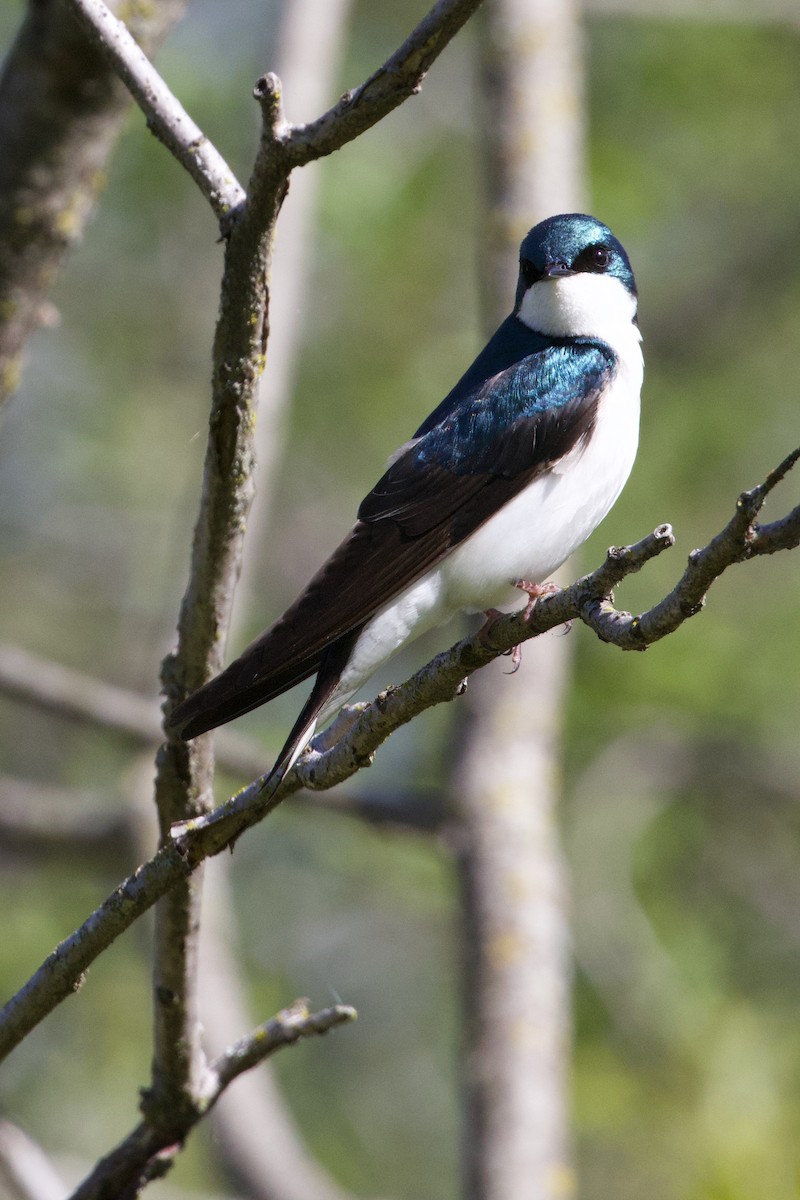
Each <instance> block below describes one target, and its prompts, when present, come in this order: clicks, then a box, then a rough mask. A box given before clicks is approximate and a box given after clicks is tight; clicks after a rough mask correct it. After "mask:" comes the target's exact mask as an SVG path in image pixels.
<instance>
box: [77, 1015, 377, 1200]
mask: <svg viewBox="0 0 800 1200" xmlns="http://www.w3.org/2000/svg"><path fill="white" fill-rule="evenodd" d="M355 1019H356V1011H355V1009H353V1008H350V1007H348V1006H347V1005H345V1004H337V1005H335V1006H334V1007H333V1008H325V1009H322V1010H321V1011H320V1012H316V1013H311V1012H309V1010H308V1002H307V1001H306V1000H297V1001H295V1003H294V1004H293V1005H292V1006H291V1007H290V1008H286V1009H284V1010H283V1011H282V1012H280V1013H278V1015H277V1016H276V1017H273V1018H272V1020H271V1021H266V1022H265V1023H264V1024H263V1025H259V1026H258V1028H257V1029H254V1030H253V1031H252V1033H250V1034H248V1035H247V1036H246V1037H243V1038H241V1039H240V1040H239V1041H238V1042H236V1043H235V1044H234V1045H233V1046H231V1047H230V1048H229V1049H228V1050H226V1051H225V1053H224V1054H222V1055H220V1057H219V1058H218V1059H216V1060H215V1061H214V1062H213V1063H211V1065H210V1067H209V1068H208V1070H207V1071H206V1072H205V1075H204V1078H203V1083H202V1089H201V1090H199V1091H198V1092H197V1093H196V1095H195V1097H194V1100H195V1103H194V1105H193V1107H192V1108H187V1107H185V1106H184V1107H182V1108H181V1109H180V1110H176V1111H175V1112H173V1114H172V1119H171V1121H170V1122H168V1123H165V1124H162V1125H159V1126H154V1125H153V1124H151V1123H150V1122H148V1121H143V1122H141V1123H140V1124H139V1125H137V1127H136V1128H135V1129H134V1130H133V1132H132V1133H131V1134H129V1136H128V1137H127V1138H125V1140H124V1141H122V1142H121V1143H120V1144H119V1146H117V1147H116V1148H115V1149H114V1150H112V1151H111V1153H110V1154H108V1155H106V1156H105V1158H102V1159H101V1160H100V1161H99V1162H98V1164H97V1166H96V1167H95V1169H94V1170H93V1171H92V1173H91V1175H89V1176H88V1177H87V1178H86V1179H85V1180H84V1181H83V1183H81V1184H80V1185H79V1187H77V1188H76V1189H75V1191H74V1192H73V1193H72V1196H71V1200H128V1198H129V1197H134V1196H137V1195H138V1194H139V1192H140V1191H141V1189H142V1188H143V1187H144V1186H145V1185H146V1184H147V1183H150V1182H152V1180H154V1179H158V1178H160V1177H161V1176H162V1175H164V1174H166V1172H167V1171H168V1170H169V1168H170V1167H171V1165H172V1162H173V1160H174V1158H175V1156H176V1155H177V1154H178V1153H179V1152H180V1151H181V1149H182V1148H183V1143H184V1141H185V1140H186V1138H187V1136H188V1135H189V1133H190V1132H191V1130H192V1129H193V1128H194V1126H195V1125H196V1124H197V1122H198V1121H200V1120H201V1119H202V1118H203V1117H204V1116H205V1115H206V1113H207V1112H208V1111H209V1110H210V1109H211V1108H212V1107H213V1106H214V1104H216V1102H217V1100H218V1099H219V1097H220V1096H221V1095H222V1093H223V1091H224V1090H225V1088H226V1087H227V1086H228V1084H230V1083H232V1082H233V1080H234V1079H236V1078H237V1076H239V1075H240V1074H241V1073H242V1071H247V1070H250V1069H251V1068H252V1067H254V1066H257V1065H258V1063H260V1062H263V1061H264V1059H265V1058H269V1057H270V1056H271V1055H273V1054H275V1053H276V1051H278V1050H281V1049H283V1048H284V1047H285V1046H293V1045H294V1044H295V1043H296V1042H298V1041H300V1040H301V1038H307V1037H318V1036H319V1035H321V1034H324V1033H327V1032H328V1031H329V1030H331V1029H335V1028H336V1027H337V1026H339V1025H345V1024H348V1023H349V1022H350V1021H354V1020H355Z"/></svg>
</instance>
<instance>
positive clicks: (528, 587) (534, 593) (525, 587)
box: [514, 579, 559, 618]
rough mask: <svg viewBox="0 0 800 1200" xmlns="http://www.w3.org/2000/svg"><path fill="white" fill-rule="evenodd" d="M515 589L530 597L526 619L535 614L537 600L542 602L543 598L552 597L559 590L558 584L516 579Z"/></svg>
mask: <svg viewBox="0 0 800 1200" xmlns="http://www.w3.org/2000/svg"><path fill="white" fill-rule="evenodd" d="M514 587H515V588H519V590H520V591H521V592H525V594H526V596H527V597H528V603H527V605H526V606H525V617H526V618H527V617H529V616H530V615H531V613H532V612H533V606H534V604H535V603H536V601H537V600H540V599H541V598H542V596H552V595H553V593H554V592H557V591H558V590H559V587H558V584H557V583H531V582H530V580H528V579H515V580H514Z"/></svg>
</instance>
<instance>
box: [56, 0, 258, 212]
mask: <svg viewBox="0 0 800 1200" xmlns="http://www.w3.org/2000/svg"><path fill="white" fill-rule="evenodd" d="M67 3H68V5H69V7H70V8H71V9H72V11H73V12H74V13H75V16H76V17H77V18H78V20H79V21H80V23H81V24H82V25H83V27H84V29H85V31H86V33H87V34H88V36H89V39H90V41H91V42H92V43H93V44H94V45H95V46H96V47H97V49H98V50H100V52H101V53H102V54H103V55H104V56H105V58H106V59H107V61H108V62H109V63H110V64H111V66H112V67H113V69H114V70H115V72H116V74H117V75H118V76H119V78H120V79H121V80H122V82H123V83H124V84H125V86H126V87H127V89H128V91H129V92H130V94H131V95H132V96H133V98H134V100H135V101H136V103H137V104H138V105H139V107H140V108H141V109H143V111H144V112H145V114H148V115H149V114H153V116H154V117H155V116H157V119H152V120H151V121H150V128H151V129H152V131H153V133H154V134H155V135H156V137H157V138H158V139H159V140H160V141H162V142H163V143H164V145H165V146H166V147H167V149H168V150H169V151H170V153H171V154H172V155H173V156H174V157H175V158H176V159H177V160H178V162H179V163H181V164H182V166H184V167H185V168H186V170H187V171H188V172H189V174H190V175H191V177H192V179H193V180H194V181H195V183H196V184H197V186H198V187H199V188H200V191H201V192H202V193H203V195H204V196H205V198H206V199H207V200H208V202H209V204H210V205H211V207H212V209H213V210H214V212H215V213H216V215H217V216H218V217H219V218H223V217H227V216H228V215H229V214H230V213H231V212H233V211H234V210H235V209H237V208H238V207H239V206H240V205H241V204H243V203H244V198H245V196H244V190H243V189H242V187H241V185H240V184H239V183H238V181H237V179H236V176H235V175H234V173H233V171H232V170H231V168H230V167H229V166H228V164H227V163H226V162H225V160H224V159H223V157H222V155H221V154H220V153H219V151H218V150H217V149H216V148H215V147H214V146H213V145H212V144H211V142H210V141H209V140H208V138H207V137H206V136H205V134H204V133H203V132H202V130H201V129H200V128H199V127H198V126H197V125H195V123H194V121H193V120H192V118H191V117H190V116H189V114H188V113H187V112H186V110H185V109H184V107H183V105H182V104H181V103H180V101H179V100H178V99H177V97H176V96H174V95H173V94H172V92H171V91H170V89H169V88H168V87H167V85H166V83H165V82H164V80H163V79H162V77H161V75H159V73H158V71H156V69H155V67H154V66H153V65H152V63H151V62H150V61H149V59H148V58H147V55H146V54H145V53H144V51H143V50H142V49H141V47H140V46H139V45H138V44H137V42H136V41H135V40H134V38H133V37H132V35H131V34H130V33H129V32H128V29H127V27H126V26H125V25H124V24H123V23H122V21H120V20H118V19H117V17H115V16H114V14H113V13H112V12H111V11H110V9H109V8H108V7H107V6H106V5H105V4H104V3H103V0H67Z"/></svg>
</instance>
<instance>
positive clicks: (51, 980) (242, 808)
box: [0, 449, 800, 1060]
mask: <svg viewBox="0 0 800 1200" xmlns="http://www.w3.org/2000/svg"><path fill="white" fill-rule="evenodd" d="M799 457H800V449H799V450H796V451H794V452H793V454H791V455H789V456H788V457H787V458H786V459H785V460H784V462H783V463H782V464H781V466H780V467H779V468H778V469H777V471H775V472H773V473H772V474H771V475H770V476H769V477H768V478H767V480H766V481H765V482H764V483H763V484H760V485H759V486H758V487H757V488H754V489H753V490H752V491H751V492H745V493H743V496H742V497H740V501H739V504H738V505H737V513H736V517H735V518H734V520H733V521H731V522H730V523H729V524H728V526H726V528H725V530H724V531H723V532H722V534H720V535H718V537H717V538H715V539H714V540H713V542H712V543H710V544H709V545H715V546H716V551H715V570H716V574H715V575H714V578H718V577H719V575H721V574H722V573H723V572H724V571H725V570H726V569H727V568H728V567H730V566H732V565H733V564H734V563H737V562H742V561H745V560H747V559H748V558H751V557H754V556H756V555H758V554H761V553H764V554H767V553H774V552H775V551H776V550H777V549H790V548H792V547H793V546H797V545H798V544H800V505H799V506H798V507H797V508H795V509H793V510H792V512H791V513H789V514H788V515H787V516H786V517H784V518H781V519H780V520H779V521H778V522H773V523H772V524H771V525H765V526H759V525H758V524H756V523H755V516H756V515H757V514H758V512H759V511H760V507H761V505H762V504H763V502H764V500H765V499H766V496H767V494H768V493H769V491H771V489H772V487H774V486H775V484H776V483H777V482H778V480H779V479H780V478H782V475H783V473H785V471H786V470H788V469H789V467H790V466H791V465H792V464H793V463H794V462H795V461H797V459H798V458H799ZM754 497H755V499H754ZM743 508H746V509H747V511H748V512H749V513H750V516H751V519H750V522H749V523H747V524H745V525H743V524H742V520H741V517H740V513H741V511H742V509H743ZM776 525H778V526H780V528H781V537H780V539H778V540H779V543H780V544H779V545H776V539H775V537H774V536H773V530H774V528H775V526H776ZM762 531H763V534H764V541H763V542H762V540H761V535H762ZM720 538H722V540H723V544H724V550H723V549H722V547H721V546H720ZM674 541H675V539H674V537H673V535H672V530H671V529H670V527H669V526H668V525H661V526H659V527H658V529H656V530H655V532H654V533H652V534H649V535H648V536H647V537H645V538H643V539H642V540H641V541H640V542H636V543H634V544H633V545H631V546H625V547H621V548H612V549H611V550H609V552H608V555H607V557H606V561H605V562H604V563H603V564H602V566H600V567H598V568H597V570H596V571H593V572H592V573H591V574H590V575H586V576H584V577H583V578H582V579H579V580H578V581H577V582H576V583H574V584H572V585H571V586H570V587H567V588H564V589H562V590H561V591H560V592H557V593H555V594H553V595H549V596H543V597H542V598H541V599H540V600H538V601H537V603H536V604H535V605H534V607H533V609H532V611H531V612H530V613H529V614H526V613H518V614H512V615H510V616H507V617H503V618H500V619H498V620H497V622H496V623H495V624H494V625H493V626H492V628H491V629H490V630H489V631H488V632H486V633H484V634H483V635H481V634H474V635H472V636H471V637H468V638H464V639H463V640H462V641H460V642H458V643H457V644H456V645H455V646H453V647H452V648H451V649H450V650H448V651H445V652H444V653H442V654H440V655H437V657H436V658H434V659H432V660H431V662H429V663H428V664H427V666H425V667H423V668H422V669H421V670H420V671H418V672H417V674H416V675H414V676H413V677H412V678H411V679H410V680H408V681H407V682H406V683H404V684H401V685H399V686H397V687H390V688H387V689H386V690H385V691H384V692H382V693H381V694H380V695H379V696H378V697H376V699H375V700H373V701H372V702H371V703H369V704H359V705H353V706H352V707H351V708H349V709H348V710H346V711H344V712H342V713H341V714H340V715H339V717H338V718H337V720H336V721H335V722H334V723H333V724H332V725H331V726H330V727H329V728H328V729H326V730H323V731H322V733H320V734H318V735H317V737H315V738H314V741H313V742H312V745H311V748H310V749H309V751H308V752H307V753H306V754H305V755H304V756H302V757H301V759H300V760H299V761H298V763H297V764H296V765H295V767H294V768H293V770H292V771H291V772H290V773H289V774H288V775H287V776H286V778H285V780H284V782H283V784H282V785H281V787H280V789H279V790H278V791H277V792H276V793H274V794H269V793H268V792H267V790H266V789H265V786H264V784H265V778H261V779H258V780H256V781H255V782H254V783H252V784H251V785H250V786H249V787H247V788H245V789H244V790H243V791H242V792H240V793H238V795H237V796H235V797H233V798H232V799H231V800H229V801H227V803H225V804H223V805H221V806H220V807H219V808H217V809H216V810H215V811H214V812H213V813H209V814H206V815H204V816H199V817H197V818H195V819H193V820H190V821H184V822H180V823H176V824H175V826H174V827H173V828H172V830H171V831H170V839H169V841H166V842H165V843H164V844H163V845H162V846H161V847H160V849H159V850H158V852H157V853H156V854H155V855H154V857H153V858H152V859H150V861H149V862H147V863H144V864H143V865H142V866H141V867H139V868H138V869H137V870H136V871H135V872H134V873H133V874H132V875H130V876H129V877H128V878H127V879H126V880H124V881H123V882H122V883H121V884H120V885H119V886H118V887H117V888H116V889H115V890H114V892H112V894H111V895H110V896H109V897H108V898H107V899H106V900H105V901H104V903H103V904H102V905H101V906H100V907H99V908H98V909H97V910H96V911H95V912H94V913H92V914H91V916H90V917H89V918H88V919H87V920H86V921H85V922H84V924H83V925H82V926H81V927H80V928H79V929H77V930H76V931H75V932H74V933H73V934H71V935H70V937H68V938H66V939H65V941H63V942H62V943H61V944H60V945H59V946H58V947H56V949H55V950H54V951H53V953H52V954H51V955H50V956H49V957H48V958H47V959H46V960H45V962H44V963H43V964H42V965H41V966H40V967H39V969H38V970H37V971H36V972H35V973H34V975H32V976H31V978H30V979H29V980H28V982H27V983H26V984H25V985H24V987H23V988H21V989H20V991H19V992H18V993H17V994H16V995H15V996H14V997H12V998H11V999H10V1000H9V1001H8V1003H7V1004H6V1005H5V1007H4V1008H3V1009H2V1011H0V1060H2V1058H4V1057H5V1056H6V1055H7V1054H9V1053H10V1052H11V1050H13V1049H14V1047H15V1046H16V1045H18V1044H19V1042H20V1041H21V1040H22V1039H23V1038H24V1037H25V1035H26V1034H27V1033H29V1032H30V1030H31V1029H33V1028H34V1027H35V1026H36V1025H37V1024H38V1023H39V1022H40V1021H41V1020H42V1019H43V1018H44V1017H45V1016H46V1015H47V1014H48V1013H49V1012H51V1011H52V1010H53V1009H54V1008H55V1007H56V1006H57V1005H58V1004H59V1003H60V1002H61V1001H62V1000H63V999H65V998H66V996H68V995H69V994H70V993H71V992H73V991H76V990H77V988H78V987H80V985H81V983H82V981H83V973H84V972H85V970H86V969H87V967H89V966H90V965H91V963H92V962H93V961H94V959H95V958H96V957H97V956H98V954H100V953H101V951H102V950H104V949H105V948H106V946H108V945H110V944H111V942H113V941H114V940H115V939H116V938H117V937H118V936H119V935H120V933H122V932H123V931H124V930H125V929H127V928H128V927H129V926H130V925H132V924H133V922H134V921H135V920H136V919H137V918H138V917H139V916H141V914H142V913H143V912H146V911H147V909H148V908H150V907H152V905H153V904H155V902H156V901H157V900H158V899H160V897H161V896H163V895H164V893H165V892H166V891H168V890H169V889H170V888H171V887H173V886H174V885H175V884H176V883H177V882H178V881H179V880H180V879H182V878H184V877H185V876H186V875H188V874H189V873H190V872H191V871H193V870H194V868H195V867H196V866H197V865H198V863H200V862H201V861H202V860H203V859H204V858H208V857H210V856H212V855H214V854H219V853H220V852H221V851H222V850H224V849H226V848H227V847H229V846H230V845H231V843H233V842H235V840H236V839H237V838H238V837H239V836H240V835H241V834H242V833H243V832H244V830H245V829H247V828H249V827H250V826H251V825H254V824H256V823H257V822H258V821H259V820H261V819H262V817H264V816H265V815H266V814H267V813H268V812H270V811H271V810H272V809H273V808H275V807H276V806H277V805H278V804H279V803H280V802H281V801H282V800H284V799H285V798H286V797H287V796H289V795H291V794H292V793H294V792H296V791H297V790H298V789H299V788H300V787H302V786H304V787H308V788H311V789H313V790H318V789H320V790H321V789H325V788H330V787H333V786H334V784H337V783H340V782H342V781H343V780H344V779H347V778H349V777H350V776H351V775H353V774H354V773H355V772H356V771H358V770H359V769H361V768H362V767H365V766H368V765H369V764H370V762H371V760H372V756H373V755H374V753H375V751H376V750H377V749H378V747H379V746H380V745H382V743H383V742H384V741H385V740H386V739H387V738H388V737H389V736H390V734H391V733H392V732H393V731H394V730H395V729H398V728H399V727H400V726H401V725H405V724H407V723H408V721H410V720H412V719H413V718H414V717H415V716H417V715H418V714H419V713H421V712H423V711H425V709H427V708H431V707H433V705H435V704H440V703H443V702H444V701H448V700H452V699H454V698H455V697H456V696H458V695H460V694H462V693H463V690H464V681H465V679H466V678H467V677H468V676H469V675H471V674H472V673H473V672H474V671H476V670H478V669H479V668H480V667H483V666H485V665H486V664H487V663H489V662H491V661H492V660H493V659H495V658H497V657H498V656H499V655H502V654H504V653H505V652H506V651H507V650H509V649H511V648H512V647H513V646H515V645H517V644H518V643H520V642H523V641H525V640H527V639H528V638H531V637H536V636H538V635H539V634H542V633H546V632H548V630H551V629H554V628H556V627H557V626H558V625H562V624H564V623H566V622H569V621H572V620H581V621H583V622H585V623H586V624H587V625H589V626H590V627H591V628H593V629H595V632H597V633H598V634H599V635H600V636H601V637H602V639H603V640H605V641H609V642H612V643H613V644H615V645H617V646H619V647H620V648H621V649H629V650H643V649H646V647H647V645H648V644H649V643H648V641H646V640H645V637H649V640H650V641H656V640H658V638H659V637H665V636H667V634H668V633H670V632H672V629H671V628H667V626H666V624H664V623H662V624H661V625H660V626H659V627H658V628H657V629H653V628H650V627H649V624H648V621H647V619H646V618H647V617H648V613H644V614H642V615H641V616H640V617H633V616H631V615H630V613H620V612H617V610H615V609H614V607H613V604H612V596H613V589H614V588H615V587H616V586H617V585H618V584H619V583H621V582H622V580H623V579H625V578H626V577H627V576H628V575H631V574H634V573H635V572H637V571H640V570H641V569H642V567H643V566H644V565H645V564H646V563H647V562H649V561H650V559H652V558H655V557H657V556H658V555H659V554H661V553H663V552H664V551H665V550H668V549H669V548H670V547H671V546H673V545H674ZM707 549H708V548H707ZM697 553H698V552H695V554H697ZM699 553H700V554H704V553H705V551H700V552H699ZM684 579H685V577H684ZM684 579H681V580H679V582H678V583H677V584H676V586H675V588H674V589H673V591H672V592H671V593H670V596H676V595H681V594H683V591H684V588H685V586H686V585H685V584H684ZM710 582H713V579H712V580H710V581H709V584H708V586H710ZM692 585H694V581H692ZM686 594H687V597H688V596H689V595H690V594H691V590H689V591H688V592H687V593H686ZM701 598H702V597H701ZM662 603H663V602H662ZM658 607H660V606H659V605H656V606H655V607H654V608H653V609H650V610H649V612H654V611H655V610H656V609H657V608H658ZM700 607H701V606H700V605H699V602H698V601H697V600H693V601H692V602H691V603H689V602H687V603H686V604H685V605H682V604H681V603H680V602H678V603H677V604H676V605H675V609H676V612H677V615H674V616H673V617H672V620H673V621H674V622H675V624H674V628H679V627H680V625H681V624H682V623H683V622H684V621H685V620H687V619H688V618H689V617H690V616H693V615H694V614H695V613H697V612H698V611H700ZM641 627H644V629H645V631H646V632H645V633H633V634H632V633H631V630H632V629H639V628H641Z"/></svg>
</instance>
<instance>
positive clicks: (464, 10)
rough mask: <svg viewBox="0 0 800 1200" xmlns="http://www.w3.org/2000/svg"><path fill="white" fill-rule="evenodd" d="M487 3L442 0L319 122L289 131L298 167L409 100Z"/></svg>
mask: <svg viewBox="0 0 800 1200" xmlns="http://www.w3.org/2000/svg"><path fill="white" fill-rule="evenodd" d="M481 2H482V0H438V3H436V4H434V6H433V8H432V9H431V10H430V12H428V13H427V14H426V16H425V17H423V19H422V20H421V21H420V23H419V25H417V27H416V29H414V30H412V32H411V33H410V34H409V35H408V37H407V38H406V40H405V41H404V42H403V44H402V46H400V47H399V48H398V49H397V50H396V51H395V53H394V54H393V55H392V56H391V58H389V59H387V61H386V62H385V63H384V64H383V66H382V67H379V68H378V70H377V71H375V72H374V73H373V74H372V75H370V77H369V79H367V80H366V81H365V82H364V83H362V84H361V86H360V87H357V88H354V89H352V91H349V92H345V94H344V95H343V96H342V97H341V99H340V100H339V101H338V103H337V104H335V105H334V106H333V108H331V109H329V110H328V112H326V113H323V115H322V116H321V117H319V118H318V119H317V120H316V121H311V122H309V124H307V125H298V126H294V127H292V128H291V129H290V130H288V131H287V138H288V141H289V143H290V146H289V154H290V157H291V160H292V163H293V164H294V165H298V166H299V165H301V164H303V163H307V162H311V161H313V160H314V159H317V158H323V157H324V156H325V155H327V154H332V153H333V151H334V150H339V149H341V147H342V146H343V145H344V144H345V143H346V142H350V141H352V140H353V139H354V138H356V137H359V136H360V135H361V134H362V133H365V132H366V130H368V129H371V128H372V126H373V125H376V124H377V123H378V121H380V120H382V119H383V117H385V116H386V115H387V114H388V113H390V112H391V111H392V110H393V109H395V108H397V107H398V105H400V104H402V103H403V101H404V100H407V99H408V97H409V96H413V95H416V93H417V92H419V90H420V88H421V86H422V81H423V79H424V78H425V75H426V74H427V72H428V71H429V70H430V68H431V66H432V65H433V63H434V61H435V60H436V59H437V58H438V57H439V55H440V54H441V52H442V50H444V48H445V46H447V44H448V42H450V41H451V39H452V38H453V37H454V36H455V35H456V34H457V33H458V31H459V29H461V27H462V25H464V24H465V23H466V22H467V21H468V20H469V18H470V17H471V16H472V14H473V13H474V12H475V10H476V9H477V8H479V7H480V4H481Z"/></svg>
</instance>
